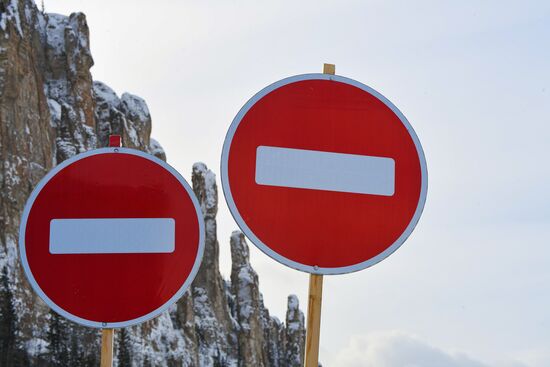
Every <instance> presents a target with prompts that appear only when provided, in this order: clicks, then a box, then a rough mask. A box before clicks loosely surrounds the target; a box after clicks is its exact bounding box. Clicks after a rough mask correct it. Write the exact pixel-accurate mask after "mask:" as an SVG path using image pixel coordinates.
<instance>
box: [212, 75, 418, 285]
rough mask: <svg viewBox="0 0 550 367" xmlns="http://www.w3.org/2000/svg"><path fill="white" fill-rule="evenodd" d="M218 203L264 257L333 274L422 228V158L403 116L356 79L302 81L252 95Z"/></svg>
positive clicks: (238, 121) (226, 157)
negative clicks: (224, 202) (224, 205)
mask: <svg viewBox="0 0 550 367" xmlns="http://www.w3.org/2000/svg"><path fill="white" fill-rule="evenodd" d="M222 184H223V189H224V194H225V197H226V200H227V203H228V205H229V208H230V210H231V213H232V214H233V216H234V218H235V219H236V221H237V223H238V224H239V226H240V227H241V229H242V230H243V231H244V233H245V234H246V235H247V236H248V237H249V238H250V239H251V241H252V242H253V243H254V244H256V245H257V246H258V247H259V248H260V249H261V250H262V251H264V252H265V253H267V254H268V255H269V256H271V257H273V258H274V259H276V260H277V261H279V262H281V263H283V264H286V265H288V266H290V267H293V268H296V269H299V270H303V271H307V272H310V273H318V274H338V273H346V272H351V271H357V270H361V269H364V268H366V267H368V266H371V265H373V264H375V263H377V262H379V261H381V260H382V259H383V258H385V257H387V256H388V255H389V254H391V253H392V252H393V251H395V250H396V249H397V248H398V247H399V246H400V245H401V244H402V243H403V242H404V241H405V239H406V238H407V237H408V236H409V235H410V233H411V232H412V230H413V229H414V226H415V225H416V223H417V222H418V219H419V218H420V215H421V213H422V209H423V207H424V202H425V199H426V191H427V170H426V162H425V158H424V154H423V152H422V148H421V146H420V142H419V140H418V138H417V136H416V134H415V133H414V130H413V129H412V127H411V126H410V124H409V123H408V121H407V120H406V118H405V117H404V116H403V115H402V114H401V112H400V111H399V110H398V109H397V108H396V107H395V106H394V105H393V104H392V103H391V102H389V101H388V100H387V99H386V98H384V97H383V96H382V95H380V94H379V93H378V92H376V91H374V90H373V89H371V88H369V87H367V86H365V85H363V84H361V83H359V82H356V81H354V80H351V79H348V78H344V77H340V76H334V75H327V74H306V75H299V76H295V77H291V78H287V79H284V80H281V81H279V82H277V83H275V84H272V85H270V86H269V87H267V88H265V89H264V90H262V91H261V92H259V93H258V94H256V95H255V96H254V97H253V98H252V99H251V100H250V101H249V102H248V103H247V104H246V105H245V106H244V107H243V108H242V109H241V111H240V112H239V113H238V115H237V116H236V117H235V119H234V120H233V123H232V125H231V126H230V128H229V131H228V133H227V137H226V139H225V143H224V148H223V153H222Z"/></svg>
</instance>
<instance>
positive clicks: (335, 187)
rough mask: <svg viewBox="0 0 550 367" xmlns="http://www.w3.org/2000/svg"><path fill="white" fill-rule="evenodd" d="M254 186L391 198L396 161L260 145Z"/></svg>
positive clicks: (257, 151) (393, 188) (393, 189)
mask: <svg viewBox="0 0 550 367" xmlns="http://www.w3.org/2000/svg"><path fill="white" fill-rule="evenodd" d="M256 183H257V184H259V185H269V186H281V187H293V188H301V189H313V190H326V191H337V192H348V193H356V194H369V195H382V196H392V195H393V194H394V191H395V161H394V160H393V159H392V158H386V157H373V156H368V155H356V154H345V153H333V152H322V151H316V150H304V149H289V148H279V147H268V146H259V147H258V148H257V149H256Z"/></svg>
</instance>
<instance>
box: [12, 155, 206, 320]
mask: <svg viewBox="0 0 550 367" xmlns="http://www.w3.org/2000/svg"><path fill="white" fill-rule="evenodd" d="M19 237H20V241H19V242H20V253H21V260H22V264H23V268H24V270H25V273H26V275H27V278H28V280H29V282H30V283H31V285H32V287H33V288H34V290H35V291H36V292H37V293H38V294H39V295H40V297H41V298H42V299H43V300H44V301H45V302H46V303H47V304H48V305H49V306H50V307H51V308H52V309H54V310H55V311H56V312H58V313H59V314H61V315H63V316H65V317H67V318H68V319H70V320H73V321H75V322H78V323H80V324H83V325H86V326H92V327H102V328H113V327H125V326H129V325H133V324H137V323H140V322H143V321H146V320H148V319H151V318H153V317H155V316H157V315H159V314H160V313H161V312H163V311H164V310H166V309H167V308H168V307H169V306H170V305H171V304H172V303H174V302H175V301H176V300H177V299H178V298H179V297H181V296H182V295H183V293H184V292H185V290H186V289H187V287H188V286H189V284H190V283H191V281H192V280H193V278H194V277H195V274H196V273H197V271H198V269H199V265H200V261H201V259H202V254H203V250H204V223H203V219H202V214H201V211H200V207H199V204H198V202H197V199H196V198H195V196H194V194H193V191H192V190H191V189H190V187H189V185H188V184H187V183H186V182H185V180H184V179H183V178H182V177H181V175H180V174H179V173H178V172H177V171H176V170H174V169H173V168H172V167H170V166H169V165H168V164H166V163H165V162H163V161H161V160H159V159H157V158H155V157H153V156H151V155H149V154H145V153H142V152H139V151H137V150H133V149H125V148H103V149H98V150H94V151H90V152H87V153H84V154H80V155H77V156H75V157H73V158H71V159H69V160H67V161H65V162H63V163H62V164H60V165H59V166H57V167H55V168H54V169H53V170H52V171H51V172H49V173H48V174H47V175H46V176H45V177H44V178H43V179H42V181H40V183H39V184H38V185H37V187H36V188H35V189H34V191H33V192H32V194H31V196H30V198H29V200H28V201H27V204H26V206H25V210H24V212H23V217H22V220H21V228H20V234H19Z"/></svg>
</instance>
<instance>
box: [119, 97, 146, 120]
mask: <svg viewBox="0 0 550 367" xmlns="http://www.w3.org/2000/svg"><path fill="white" fill-rule="evenodd" d="M120 100H121V102H122V105H123V106H124V107H125V108H123V109H125V111H127V112H130V114H131V116H132V117H134V118H135V117H137V119H138V120H139V121H140V122H144V121H147V120H148V119H150V118H151V114H150V113H149V108H147V103H145V100H143V98H141V97H138V96H136V95H133V94H130V93H123V94H122V97H121V98H120ZM135 122H137V121H135Z"/></svg>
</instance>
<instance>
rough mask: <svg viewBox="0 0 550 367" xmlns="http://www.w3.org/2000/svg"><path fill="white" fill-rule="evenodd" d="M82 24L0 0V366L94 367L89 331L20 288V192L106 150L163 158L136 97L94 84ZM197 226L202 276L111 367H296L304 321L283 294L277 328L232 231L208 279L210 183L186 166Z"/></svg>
mask: <svg viewBox="0 0 550 367" xmlns="http://www.w3.org/2000/svg"><path fill="white" fill-rule="evenodd" d="M89 45H90V39H89V31H88V26H87V24H86V18H85V16H84V15H83V14H81V13H74V14H71V15H70V16H63V15H58V14H46V13H42V12H40V11H39V10H38V9H37V7H36V5H35V4H34V2H32V1H30V0H0V163H1V166H0V185H1V191H0V366H27V365H28V366H97V365H98V363H99V362H98V358H99V339H100V338H99V331H98V330H94V329H88V328H84V327H80V326H78V325H76V324H73V323H71V322H68V321H66V320H64V319H63V318H61V317H59V316H58V315H57V314H55V313H53V312H51V311H50V310H49V309H48V308H47V306H45V305H44V304H43V302H42V301H41V300H40V299H39V298H38V297H37V296H36V295H35V294H34V292H33V291H32V290H31V289H30V287H29V285H28V284H27V282H26V279H25V277H24V275H23V272H22V269H21V266H20V263H19V261H18V248H17V241H18V229H19V220H20V216H21V211H22V209H23V207H24V205H25V202H26V200H27V197H28V195H29V194H30V192H31V191H32V189H33V188H34V186H35V185H36V184H37V183H38V181H39V180H40V179H41V178H42V176H43V175H44V174H45V173H46V172H48V171H49V170H50V169H51V168H52V167H54V166H55V165H57V164H59V163H60V162H62V161H63V160H65V159H67V158H69V157H72V156H74V155H75V154H78V153H81V152H84V151H86V150H89V149H94V148H98V147H103V146H106V145H107V141H108V136H109V135H110V134H119V135H122V137H123V142H124V145H125V146H127V147H131V148H135V149H140V150H142V151H145V152H148V153H151V154H154V155H155V156H157V157H159V158H161V159H164V160H166V155H165V153H164V151H163V149H162V147H161V146H160V145H159V143H158V142H156V141H155V140H153V139H151V138H150V134H151V115H150V113H149V110H148V108H147V104H146V103H145V101H144V100H143V99H141V98H140V97H137V96H134V95H132V94H128V93H124V94H122V96H120V97H118V96H117V94H116V93H115V92H114V91H113V90H112V89H111V88H109V87H108V86H107V85H105V84H104V83H101V82H98V81H93V80H92V75H91V73H90V68H91V67H92V65H93V58H92V55H91V52H90V47H89ZM192 183H193V190H194V192H195V194H196V196H197V197H198V199H199V201H200V203H201V208H202V211H203V214H204V219H205V225H206V248H205V254H204V260H203V263H202V266H201V269H200V271H199V273H198V275H197V277H196V279H195V281H194V282H193V284H192V286H191V287H190V289H189V290H188V292H187V293H186V295H185V296H184V297H183V298H182V299H181V300H179V301H178V302H177V303H176V304H175V305H174V306H173V307H172V308H171V309H170V310H169V311H167V312H165V313H164V314H162V315H161V316H159V317H158V318H156V319H154V320H152V321H150V322H147V323H145V324H142V325H139V326H135V327H132V328H127V329H124V330H120V331H118V332H117V334H116V352H115V353H116V361H115V365H118V366H235V367H240V366H255V367H262V366H266V367H267V366H275V367H279V366H281V367H282V366H301V363H302V359H303V357H302V355H303V346H304V335H305V332H304V317H303V314H302V312H301V311H300V310H299V308H298V300H297V298H296V297H294V296H290V297H289V301H288V313H287V315H286V320H285V322H284V323H283V322H280V321H279V320H278V319H276V318H275V317H272V316H270V314H269V311H268V310H267V308H266V307H265V306H264V304H263V299H262V295H261V293H260V290H259V284H258V275H257V274H256V272H255V271H254V270H253V268H252V266H251V265H250V261H249V252H248V245H247V244H246V241H245V238H244V236H243V235H242V233H240V232H234V233H233V235H232V236H231V239H230V246H231V256H232V262H233V266H232V271H231V278H230V280H226V279H223V278H222V276H221V274H220V272H219V260H218V257H219V243H218V239H217V234H216V213H217V205H218V193H217V187H216V180H215V175H214V174H213V173H212V172H211V171H210V170H208V168H207V167H206V166H205V165H204V164H202V163H197V164H195V165H194V166H193V169H192Z"/></svg>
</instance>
